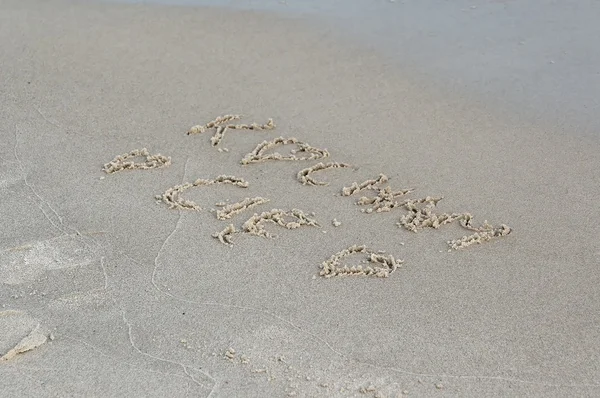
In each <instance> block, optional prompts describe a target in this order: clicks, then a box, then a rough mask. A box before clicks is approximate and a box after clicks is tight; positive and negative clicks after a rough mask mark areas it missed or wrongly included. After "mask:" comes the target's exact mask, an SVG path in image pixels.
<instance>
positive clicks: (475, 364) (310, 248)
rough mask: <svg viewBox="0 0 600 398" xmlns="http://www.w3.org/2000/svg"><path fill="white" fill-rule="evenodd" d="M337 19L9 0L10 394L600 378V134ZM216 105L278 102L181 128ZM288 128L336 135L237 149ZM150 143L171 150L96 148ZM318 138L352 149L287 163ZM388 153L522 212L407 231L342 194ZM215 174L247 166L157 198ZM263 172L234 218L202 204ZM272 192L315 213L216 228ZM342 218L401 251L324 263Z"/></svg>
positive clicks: (446, 388)
mask: <svg viewBox="0 0 600 398" xmlns="http://www.w3.org/2000/svg"><path fill="white" fill-rule="evenodd" d="M334 37H335V34H334V33H333V32H331V31H328V30H327V28H325V27H323V26H322V25H319V26H316V25H314V24H311V22H310V21H308V20H305V19H301V18H282V17H275V16H274V15H272V14H267V13H255V12H248V11H226V10H218V9H210V10H207V9H202V8H185V7H166V6H142V5H115V4H101V5H98V4H92V3H78V2H64V1H61V0H52V1H44V2H41V1H33V0H24V1H23V0H18V1H17V0H2V1H0V42H1V43H2V45H1V46H0V71H1V73H0V79H1V85H0V137H1V140H0V162H1V163H0V164H1V167H0V188H1V189H0V220H1V222H2V229H1V230H0V283H1V285H0V305H1V307H2V308H0V311H1V312H0V356H1V355H4V354H5V353H7V352H10V350H11V349H13V348H14V347H15V346H18V347H20V348H19V350H21V348H28V350H24V351H25V352H22V353H19V354H16V355H14V356H13V357H12V358H10V359H9V360H3V361H0V391H2V394H1V395H3V396H157V397H158V396H202V397H206V396H211V397H236V396H239V397H283V396H305V397H313V396H323V397H331V396H340V397H346V396H355V397H362V396H371V397H375V396H380V397H397V396H403V395H404V394H409V396H433V397H438V396H439V397H442V396H471V397H481V396H543V397H549V396H556V397H564V396H590V397H591V396H597V395H598V394H600V376H599V375H600V359H599V358H600V344H599V343H600V328H599V327H598V326H599V325H600V289H599V288H598V286H599V284H600V272H599V271H598V264H599V263H600V247H599V245H598V235H599V234H598V232H599V229H598V223H599V221H600V219H599V218H600V217H599V210H598V208H599V204H598V203H599V201H598V197H599V196H600V172H599V170H600V155H599V153H600V144H599V143H598V141H597V140H594V139H592V138H585V137H584V136H579V135H577V134H576V133H577V132H576V131H573V132H569V131H564V130H559V129H557V131H554V130H552V128H549V127H548V126H547V125H536V124H532V123H530V122H525V121H523V119H519V118H512V117H511V113H510V112H507V111H506V110H503V109H497V110H494V112H492V111H490V108H489V107H486V106H485V104H480V103H477V102H468V101H465V100H464V98H466V97H465V96H463V95H461V93H460V92H455V93H453V92H449V91H448V90H446V89H444V88H441V87H438V86H437V85H435V84H427V83H426V82H425V83H424V82H423V81H422V80H418V79H414V80H413V79H412V78H411V76H412V75H411V73H412V72H411V70H410V68H407V67H403V66H401V65H399V64H397V63H393V62H392V61H389V60H386V58H385V57H383V56H382V55H380V54H378V53H377V52H375V51H369V50H365V49H361V48H360V47H359V46H353V45H352V44H351V43H344V42H340V41H339V40H338V39H334ZM465 62H468V59H465ZM415 73H417V71H415ZM230 113H233V114H243V115H244V116H245V117H244V118H243V119H242V122H243V123H251V122H257V123H259V124H263V123H266V122H267V120H268V118H273V120H274V121H275V124H276V125H277V127H276V128H275V129H274V130H264V131H252V130H228V131H227V132H226V134H225V135H224V138H223V140H222V142H221V143H220V148H227V149H228V150H229V151H228V152H224V151H221V152H219V151H218V150H217V148H215V147H212V146H211V142H210V137H211V135H212V134H213V131H207V132H205V133H202V134H197V135H186V134H185V133H186V131H188V129H190V127H192V126H194V125H197V124H204V123H207V122H209V121H211V120H213V119H214V118H215V117H217V116H219V115H223V114H230ZM279 136H283V137H286V138H287V137H296V138H298V140H300V141H303V142H306V143H309V144H310V145H311V146H313V147H317V148H321V149H327V150H328V151H329V153H330V154H331V155H330V156H329V157H328V158H326V159H319V160H312V161H270V162H262V163H256V164H249V165H244V166H243V165H241V164H240V160H241V159H242V158H243V157H244V156H245V155H246V154H248V153H249V152H251V151H252V150H253V149H254V148H255V147H256V145H257V144H259V143H260V142H262V141H263V140H271V139H273V138H276V137H279ZM141 148H148V150H149V152H150V153H151V154H156V153H160V154H162V155H165V156H169V157H171V161H172V164H171V165H170V166H168V167H165V168H158V169H150V170H125V171H121V172H118V173H114V174H105V173H104V172H103V171H102V166H103V165H104V164H105V163H107V162H109V161H111V160H112V159H113V158H114V157H115V156H116V155H119V154H123V153H126V152H129V151H131V150H134V149H141ZM286 153H287V152H286ZM319 161H326V162H344V163H348V164H350V165H351V166H352V167H350V168H340V169H335V170H328V171H323V172H317V173H315V174H314V175H313V176H314V177H315V178H316V179H317V180H319V181H327V182H329V183H330V184H329V185H326V186H310V185H302V184H301V183H300V182H299V181H298V180H297V173H298V172H299V171H300V170H302V169H304V168H306V167H310V166H312V165H314V164H316V163H318V162H319ZM379 173H384V174H386V175H387V176H389V177H390V181H389V185H390V186H391V187H392V188H393V189H394V190H401V189H407V188H414V189H415V191H414V192H412V193H411V194H410V195H407V197H410V198H414V199H417V198H423V197H425V196H428V195H430V196H443V197H444V199H443V200H442V201H441V202H440V203H439V204H438V210H439V211H440V212H449V213H451V212H470V213H471V214H473V215H474V217H475V221H476V223H477V224H479V223H481V222H483V221H484V220H489V221H490V222H491V223H492V224H494V225H499V224H501V223H504V224H507V225H509V226H510V227H511V228H513V232H512V233H511V234H510V235H508V236H506V237H503V238H500V239H497V240H494V241H492V242H488V243H485V244H482V245H475V246H472V247H469V248H467V249H465V250H459V251H452V252H448V246H447V244H446V241H447V240H450V239H456V238H460V237H461V236H463V235H465V234H466V233H467V232H468V231H465V230H464V229H463V228H461V227H460V226H459V225H456V223H453V224H451V225H448V226H443V227H441V228H440V229H438V230H433V229H430V228H428V229H425V230H422V231H419V232H418V233H413V232H409V231H407V230H405V229H401V228H399V227H398V226H397V225H396V223H398V222H399V220H400V217H401V216H402V215H404V214H406V211H405V210H402V209H394V210H392V211H391V212H386V213H373V214H367V213H363V212H361V211H360V210H361V208H363V207H361V206H357V205H355V202H356V200H357V199H359V197H360V195H355V196H352V197H343V196H341V195H340V192H341V188H342V187H344V186H349V185H350V184H351V183H352V182H359V183H360V182H362V181H364V180H366V179H370V178H375V177H377V175H379ZM219 175H233V176H236V177H241V178H243V179H244V180H245V181H247V182H248V183H249V186H248V187H247V188H242V187H239V186H234V185H231V184H215V185H211V186H206V187H195V188H193V189H192V188H191V189H189V190H188V191H186V193H185V194H183V195H184V196H185V198H186V199H187V200H192V201H194V202H196V203H197V204H199V205H200V206H201V207H202V208H203V210H202V211H190V210H176V209H169V208H168V206H167V205H165V203H162V202H161V201H160V200H157V199H156V198H155V196H156V195H162V194H163V193H164V192H165V191H166V190H167V189H168V188H170V187H173V186H175V185H178V184H182V183H185V182H193V181H195V180H196V179H215V178H216V177H217V176H219ZM259 196H260V197H264V198H267V199H269V200H270V202H269V203H268V204H262V205H259V206H257V207H255V208H253V209H252V210H250V211H249V212H244V213H241V214H238V215H237V216H235V217H233V218H232V219H231V220H226V221H219V220H218V219H217V217H216V215H215V213H211V211H210V210H211V209H213V208H214V209H218V208H219V207H217V206H215V203H217V202H226V201H229V202H228V203H233V202H237V201H240V200H242V199H244V198H246V197H248V198H251V197H259ZM274 208H277V209H284V210H290V209H293V208H297V209H300V210H302V211H304V212H305V213H306V214H309V213H311V212H314V213H315V216H314V218H316V219H317V220H318V221H319V223H320V225H321V227H311V226H301V227H300V228H298V229H291V230H287V229H285V228H281V227H278V226H275V225H267V227H266V228H267V229H268V230H269V231H270V232H272V233H275V234H277V237H276V238H274V239H266V238H262V237H258V236H250V235H247V234H239V235H235V236H234V238H233V239H234V246H233V247H228V246H226V245H223V244H222V243H220V242H219V241H218V240H217V239H215V238H214V237H212V234H213V233H215V232H218V231H221V230H223V229H224V228H225V227H226V226H227V225H228V224H230V223H233V224H234V225H235V227H236V228H238V229H239V228H241V226H242V224H243V223H244V221H245V220H247V219H248V218H249V217H250V216H251V215H252V214H253V213H254V212H258V213H260V212H262V211H267V210H271V209H274ZM363 209H364V208H363ZM334 219H336V220H337V221H339V222H341V225H339V226H338V227H334V226H333V225H332V220H334ZM354 244H365V245H367V246H368V247H370V248H372V249H373V250H385V251H386V253H387V254H391V255H393V256H394V257H395V258H397V259H402V260H404V264H403V266H402V267H401V268H399V269H397V270H396V271H395V272H393V273H392V274H391V275H390V276H389V277H388V278H375V277H364V276H363V277H360V276H347V277H342V278H329V279H326V278H321V277H319V271H320V265H321V263H322V262H323V261H325V260H327V259H328V258H329V257H330V256H331V255H333V254H334V253H336V252H338V251H340V250H342V249H344V248H347V247H348V246H351V245H354ZM355 261H360V259H356V260H355ZM41 335H43V336H46V337H47V341H44V342H42V340H43V339H42V338H41V337H40V336H41ZM38 343H40V344H41V345H40V344H38ZM29 348H30V349H29Z"/></svg>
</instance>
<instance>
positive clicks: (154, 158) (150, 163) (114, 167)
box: [102, 148, 171, 174]
mask: <svg viewBox="0 0 600 398" xmlns="http://www.w3.org/2000/svg"><path fill="white" fill-rule="evenodd" d="M138 156H141V157H144V161H143V162H138V163H135V162H133V161H128V159H133V158H135V157H138ZM170 165H171V157H168V156H163V155H161V154H160V153H157V154H156V155H150V152H148V150H147V149H146V148H142V149H134V150H133V151H131V152H128V153H124V154H122V155H117V156H115V158H114V159H113V160H111V161H110V162H108V163H106V164H105V165H104V167H102V170H103V171H104V172H105V173H106V174H113V173H118V172H119V171H123V170H136V169H137V170H150V169H160V168H163V167H168V166H170Z"/></svg>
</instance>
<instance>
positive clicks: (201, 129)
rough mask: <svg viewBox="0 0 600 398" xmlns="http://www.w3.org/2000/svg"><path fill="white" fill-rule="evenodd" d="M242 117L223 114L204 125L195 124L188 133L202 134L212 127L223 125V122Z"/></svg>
mask: <svg viewBox="0 0 600 398" xmlns="http://www.w3.org/2000/svg"><path fill="white" fill-rule="evenodd" d="M240 118H241V116H240V115H223V116H219V117H217V118H216V119H215V120H213V121H212V122H208V123H206V124H205V125H204V126H201V125H196V126H193V127H192V128H190V129H189V130H188V132H187V135H191V134H201V133H204V132H205V131H206V130H208V129H212V128H215V127H218V126H221V125H223V124H225V123H227V122H230V121H232V120H237V119H240Z"/></svg>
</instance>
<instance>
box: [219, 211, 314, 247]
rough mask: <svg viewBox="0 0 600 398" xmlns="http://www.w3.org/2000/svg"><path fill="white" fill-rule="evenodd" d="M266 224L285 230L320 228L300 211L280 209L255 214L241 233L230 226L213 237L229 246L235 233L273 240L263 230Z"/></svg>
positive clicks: (267, 232) (271, 236) (268, 233)
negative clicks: (305, 227)
mask: <svg viewBox="0 0 600 398" xmlns="http://www.w3.org/2000/svg"><path fill="white" fill-rule="evenodd" d="M267 222H269V223H273V224H276V225H279V226H281V227H284V228H287V229H296V228H300V227H301V226H311V227H319V226H320V225H319V223H318V222H317V221H316V220H314V219H312V218H310V217H308V216H307V215H306V214H305V213H304V212H303V211H302V210H298V209H292V210H291V211H287V212H286V211H283V210H280V209H273V210H271V211H265V212H262V213H261V214H257V213H255V214H254V215H253V216H252V217H250V218H249V219H248V220H247V221H246V222H245V223H244V224H243V225H242V230H241V231H238V230H236V229H235V227H234V226H233V224H230V225H228V226H227V227H226V228H225V229H224V230H223V231H221V232H218V233H215V234H213V237H214V238H217V239H219V241H220V242H221V243H224V244H226V245H229V246H232V245H233V242H232V237H233V235H234V234H237V233H245V234H249V235H255V236H262V237H263V238H274V237H275V235H273V234H271V233H270V232H269V231H267V230H266V229H265V226H264V224H265V223H267Z"/></svg>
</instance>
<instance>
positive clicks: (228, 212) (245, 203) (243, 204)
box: [217, 196, 269, 220]
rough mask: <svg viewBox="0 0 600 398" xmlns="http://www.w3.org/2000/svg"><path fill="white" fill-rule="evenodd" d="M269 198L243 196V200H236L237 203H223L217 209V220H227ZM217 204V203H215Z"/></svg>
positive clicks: (265, 201) (266, 201)
mask: <svg viewBox="0 0 600 398" xmlns="http://www.w3.org/2000/svg"><path fill="white" fill-rule="evenodd" d="M268 202H269V199H265V198H263V197H260V196H257V197H254V198H245V199H244V200H242V201H240V202H237V203H231V204H228V205H224V206H223V208H222V209H220V210H218V211H217V218H218V219H219V220H228V219H230V218H231V217H233V216H235V215H237V214H239V213H241V212H243V211H246V210H248V209H251V208H253V207H256V206H259V205H262V204H265V203H268ZM217 205H219V204H217Z"/></svg>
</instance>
